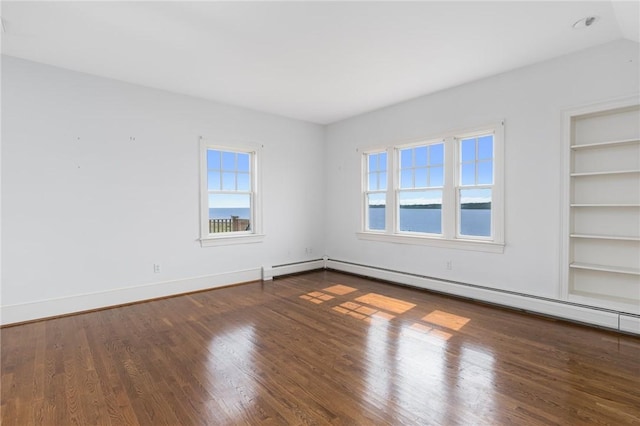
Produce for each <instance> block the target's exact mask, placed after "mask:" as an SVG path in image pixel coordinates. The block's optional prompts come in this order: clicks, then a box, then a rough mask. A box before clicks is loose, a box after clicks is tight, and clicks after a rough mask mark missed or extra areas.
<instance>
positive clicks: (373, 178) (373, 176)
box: [367, 173, 378, 191]
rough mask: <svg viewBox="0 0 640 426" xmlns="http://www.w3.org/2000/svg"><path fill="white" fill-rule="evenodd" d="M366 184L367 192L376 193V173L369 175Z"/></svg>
mask: <svg viewBox="0 0 640 426" xmlns="http://www.w3.org/2000/svg"><path fill="white" fill-rule="evenodd" d="M368 181H369V182H368V183H367V189H368V190H369V191H376V190H377V189H378V174H377V173H369V179H368Z"/></svg>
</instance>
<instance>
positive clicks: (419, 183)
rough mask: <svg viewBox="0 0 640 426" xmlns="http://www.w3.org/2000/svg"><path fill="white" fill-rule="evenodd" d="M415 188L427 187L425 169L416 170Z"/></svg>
mask: <svg viewBox="0 0 640 426" xmlns="http://www.w3.org/2000/svg"><path fill="white" fill-rule="evenodd" d="M415 187H416V188H426V187H427V169H426V168H419V169H416V182H415Z"/></svg>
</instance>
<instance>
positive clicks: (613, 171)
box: [571, 170, 640, 177]
mask: <svg viewBox="0 0 640 426" xmlns="http://www.w3.org/2000/svg"><path fill="white" fill-rule="evenodd" d="M630 173H640V170H610V171H605V172H582V173H571V176H572V177H580V176H605V175H624V174H630Z"/></svg>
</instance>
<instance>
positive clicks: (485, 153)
mask: <svg viewBox="0 0 640 426" xmlns="http://www.w3.org/2000/svg"><path fill="white" fill-rule="evenodd" d="M492 158H493V135H488V136H482V137H481V138H478V159H479V160H488V159H492Z"/></svg>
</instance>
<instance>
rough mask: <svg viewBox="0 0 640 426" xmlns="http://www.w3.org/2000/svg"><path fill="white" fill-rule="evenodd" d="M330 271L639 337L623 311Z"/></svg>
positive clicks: (346, 266) (357, 269) (357, 270)
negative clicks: (635, 334) (634, 334)
mask: <svg viewBox="0 0 640 426" xmlns="http://www.w3.org/2000/svg"><path fill="white" fill-rule="evenodd" d="M326 267H327V268H328V269H334V270H337V271H342V272H348V273H352V274H356V275H362V276H366V277H371V278H376V279H380V280H385V281H391V282H394V283H399V284H404V285H409V286H413V287H419V288H423V289H426V290H433V291H437V292H440V293H446V294H451V295H455V296H460V297H464V298H469V299H474V300H479V301H483V302H488V303H492V304H496V305H502V306H506V307H509V308H515V309H522V310H524V311H529V312H534V313H538V314H543V315H549V316H552V317H557V318H563V319H567V320H571V321H575V322H580V323H585V324H590V325H596V326H599V327H605V328H610V329H614V330H619V331H624V332H627V333H637V334H640V318H638V317H635V316H629V315H625V314H623V313H621V312H616V311H611V310H606V309H599V308H595V307H593V308H592V307H589V306H582V305H577V304H574V303H567V302H563V301H556V300H552V299H545V298H540V297H535V296H527V295H524V294H517V293H510V292H505V291H500V290H493V289H489V288H484V287H478V286H474V285H470V284H464V283H456V282H451V281H445V280H439V279H436V278H431V277H425V276H419V275H414V274H409V273H404V272H400V271H391V270H387V269H381V268H376V267H372V266H367V265H360V264H354V263H349V262H344V261H339V260H331V259H330V260H328V261H327V262H326Z"/></svg>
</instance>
